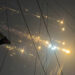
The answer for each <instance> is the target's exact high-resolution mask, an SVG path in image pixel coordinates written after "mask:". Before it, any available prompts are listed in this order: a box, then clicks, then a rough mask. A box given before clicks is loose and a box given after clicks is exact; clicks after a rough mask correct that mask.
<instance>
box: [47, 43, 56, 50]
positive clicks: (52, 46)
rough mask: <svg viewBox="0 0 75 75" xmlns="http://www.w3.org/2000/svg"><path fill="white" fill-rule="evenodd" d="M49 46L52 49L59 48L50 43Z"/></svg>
mask: <svg viewBox="0 0 75 75" xmlns="http://www.w3.org/2000/svg"><path fill="white" fill-rule="evenodd" d="M48 48H50V49H51V50H56V49H57V47H56V46H54V45H52V44H49V45H48Z"/></svg>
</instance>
